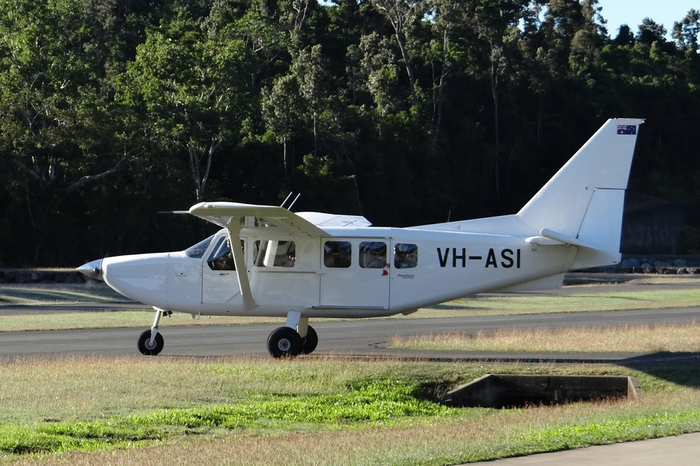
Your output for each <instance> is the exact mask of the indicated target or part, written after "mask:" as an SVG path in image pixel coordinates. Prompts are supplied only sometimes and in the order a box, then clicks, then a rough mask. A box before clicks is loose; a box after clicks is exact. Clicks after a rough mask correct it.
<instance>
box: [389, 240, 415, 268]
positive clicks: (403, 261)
mask: <svg viewBox="0 0 700 466" xmlns="http://www.w3.org/2000/svg"><path fill="white" fill-rule="evenodd" d="M416 266H418V246H416V245H415V244H410V243H398V244H397V245H396V246H394V267H395V268H397V269H412V268H414V267H416Z"/></svg>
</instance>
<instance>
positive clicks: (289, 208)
mask: <svg viewBox="0 0 700 466" xmlns="http://www.w3.org/2000/svg"><path fill="white" fill-rule="evenodd" d="M299 197H301V193H299V194H297V197H295V198H294V200H293V201H292V203H291V204H289V207H287V210H292V206H293V205H294V204H296V202H297V201H298V200H299Z"/></svg>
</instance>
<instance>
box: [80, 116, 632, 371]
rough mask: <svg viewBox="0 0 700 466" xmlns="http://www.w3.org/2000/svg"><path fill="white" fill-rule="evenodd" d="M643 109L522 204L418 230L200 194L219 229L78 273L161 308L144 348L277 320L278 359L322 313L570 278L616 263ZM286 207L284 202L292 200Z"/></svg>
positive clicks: (195, 210) (299, 348) (384, 309)
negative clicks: (248, 321) (216, 325)
mask: <svg viewBox="0 0 700 466" xmlns="http://www.w3.org/2000/svg"><path fill="white" fill-rule="evenodd" d="M642 123H643V120H641V119H611V120H608V121H607V122H606V123H605V124H603V126H602V127H601V128H600V129H599V130H598V131H597V132H596V133H595V134H594V135H593V136H592V137H591V138H590V139H589V140H588V142H586V144H585V145H584V146H583V147H581V149H579V150H578V152H576V154H574V156H573V157H572V158H571V159H569V161H568V162H567V163H566V164H565V165H564V166H563V167H562V168H561V169H560V170H559V171H558V172H557V173H556V174H555V175H554V176H553V177H552V178H551V179H550V180H549V181H548V182H547V184H545V185H544V187H542V188H541V189H540V191H539V192H538V193H537V194H536V195H535V196H534V197H533V198H532V199H530V201H529V202H528V203H527V204H525V206H524V207H523V208H522V209H520V211H519V212H518V213H517V214H513V215H505V216H499V217H490V218H482V219H476V220H465V221H455V222H448V223H439V224H433V225H422V226H416V227H411V228H380V227H372V226H370V222H369V221H367V219H365V218H364V217H360V216H351V215H333V214H325V213H316V212H297V213H294V212H291V211H290V210H289V209H287V208H285V207H284V203H283V206H279V207H278V206H267V205H252V204H241V203H234V202H202V203H199V204H197V205H194V206H192V208H190V209H189V213H190V214H192V215H195V216H197V217H200V218H203V219H204V220H207V221H209V222H212V223H214V224H216V225H219V226H220V227H222V229H221V230H220V231H219V232H218V233H216V234H214V235H212V236H210V237H209V238H207V239H205V240H203V241H201V242H199V243H197V244H195V245H194V246H191V247H190V248H188V249H186V250H184V251H179V252H169V253H158V254H138V255H127V256H118V257H107V258H104V259H99V260H96V261H93V262H90V263H87V264H84V265H83V266H81V267H79V268H78V270H79V271H80V272H82V273H83V274H85V275H86V276H89V277H92V278H95V279H100V280H104V282H105V283H107V284H108V285H109V286H110V287H112V288H113V289H115V290H116V291H118V292H119V293H121V294H123V295H124V296H127V297H129V298H131V299H133V300H135V301H139V302H142V303H144V304H148V305H150V306H153V308H154V309H155V311H156V313H155V319H154V322H153V325H152V327H151V328H150V329H149V330H146V331H145V332H143V334H141V337H140V338H139V340H138V348H139V350H140V351H141V353H143V354H146V355H156V354H158V353H160V352H161V350H162V349H163V336H162V335H161V333H160V332H159V323H160V319H161V316H163V315H168V314H170V313H171V312H173V311H177V312H187V313H191V314H192V315H193V316H195V315H223V316H231V315H238V316H275V317H281V318H286V323H285V324H284V326H282V327H279V328H277V329H276V330H274V331H273V332H272V333H271V334H270V336H269V337H268V339H267V346H268V350H269V352H270V354H272V356H274V357H282V356H295V355H298V354H303V353H311V352H312V351H314V349H316V345H317V343H318V336H317V334H316V332H315V331H314V329H313V328H312V327H311V326H310V325H309V319H312V318H320V317H323V318H328V317H339V318H353V317H378V316H388V315H393V314H399V313H402V314H409V313H411V312H414V311H416V310H417V309H418V308H420V307H424V306H429V305H432V304H437V303H441V302H444V301H448V300H452V299H456V298H459V297H463V296H466V295H472V294H475V293H480V292H494V291H524V290H535V289H546V288H554V287H558V286H561V283H562V280H563V277H564V273H565V272H567V271H569V270H575V269H583V268H589V267H598V266H604V265H610V264H615V263H618V262H619V261H620V234H621V225H622V209H623V204H624V197H625V189H626V188H627V181H628V178H629V172H630V166H631V163H632V156H633V153H634V147H635V143H636V139H637V134H638V132H639V126H640V125H641V124H642ZM285 203H286V201H285Z"/></svg>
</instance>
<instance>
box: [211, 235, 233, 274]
mask: <svg viewBox="0 0 700 466" xmlns="http://www.w3.org/2000/svg"><path fill="white" fill-rule="evenodd" d="M207 263H208V264H209V268H211V269H212V270H236V266H235V264H234V262H233V254H232V253H231V243H230V241H229V239H228V237H227V236H222V237H221V238H219V241H218V242H217V244H216V247H215V248H214V250H213V251H212V253H211V254H210V255H209V259H207Z"/></svg>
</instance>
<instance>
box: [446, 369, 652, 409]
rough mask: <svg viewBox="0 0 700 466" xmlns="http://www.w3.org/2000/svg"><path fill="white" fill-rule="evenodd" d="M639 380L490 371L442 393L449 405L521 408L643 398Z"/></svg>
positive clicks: (623, 377) (615, 377)
mask: <svg viewBox="0 0 700 466" xmlns="http://www.w3.org/2000/svg"><path fill="white" fill-rule="evenodd" d="M640 395H641V390H640V388H639V381H638V380H637V379H635V378H634V377H626V376H588V375H566V376H564V375H512V374H502V375H494V374H488V375H485V376H483V377H481V378H479V379H476V380H473V381H471V382H469V383H468V384H465V385H462V386H461V387H458V388H456V389H454V390H451V391H449V392H447V393H445V395H444V396H443V397H442V399H441V400H440V402H441V403H443V404H445V405H448V406H464V407H485V408H517V407H525V406H532V405H542V404H565V403H572V402H578V401H598V400H603V399H614V398H632V399H636V398H639V396H640Z"/></svg>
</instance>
